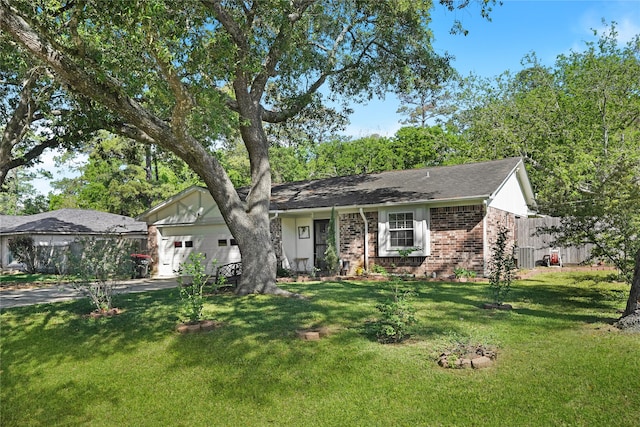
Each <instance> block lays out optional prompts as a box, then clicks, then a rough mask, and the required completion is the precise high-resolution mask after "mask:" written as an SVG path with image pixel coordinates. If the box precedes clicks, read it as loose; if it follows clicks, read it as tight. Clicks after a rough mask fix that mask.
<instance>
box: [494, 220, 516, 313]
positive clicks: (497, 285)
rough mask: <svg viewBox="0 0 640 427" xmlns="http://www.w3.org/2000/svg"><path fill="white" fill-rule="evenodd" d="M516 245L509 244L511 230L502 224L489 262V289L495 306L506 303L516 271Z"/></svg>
mask: <svg viewBox="0 0 640 427" xmlns="http://www.w3.org/2000/svg"><path fill="white" fill-rule="evenodd" d="M515 250H516V245H515V244H510V242H509V229H508V228H507V227H505V226H504V224H500V226H499V227H498V237H497V239H496V243H495V245H494V246H493V252H492V255H491V260H490V262H489V289H490V291H491V297H492V299H493V302H494V303H495V304H502V303H504V301H505V299H506V297H507V295H508V294H509V292H510V291H511V283H512V282H513V279H514V276H515V271H516V259H515Z"/></svg>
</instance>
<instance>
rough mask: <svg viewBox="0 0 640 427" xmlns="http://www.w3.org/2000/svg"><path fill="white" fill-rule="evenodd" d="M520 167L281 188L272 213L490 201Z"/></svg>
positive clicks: (384, 175) (508, 162)
mask: <svg viewBox="0 0 640 427" xmlns="http://www.w3.org/2000/svg"><path fill="white" fill-rule="evenodd" d="M520 161H521V159H520V158H508V159H503V160H495V161H489V162H482V163H469V164H465V165H456V166H439V167H431V168H422V169H409V170H400V171H389V172H380V173H373V174H367V175H353V176H344V177H336V178H327V179H320V180H314V181H299V182H291V183H286V184H278V185H274V186H273V188H272V191H271V209H272V210H290V209H308V208H322V207H331V206H353V205H359V206H362V205H378V204H385V203H402V202H415V201H437V200H452V199H465V198H485V197H488V196H490V195H491V194H493V193H494V192H495V191H496V190H498V189H499V187H500V186H501V185H502V183H503V182H504V181H505V180H506V178H507V177H508V176H509V174H510V173H511V172H512V171H513V170H514V168H515V167H516V166H517V165H518V163H520Z"/></svg>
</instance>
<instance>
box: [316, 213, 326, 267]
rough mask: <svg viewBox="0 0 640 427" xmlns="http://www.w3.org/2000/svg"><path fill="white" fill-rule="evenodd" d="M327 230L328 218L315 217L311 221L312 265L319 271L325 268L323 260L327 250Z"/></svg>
mask: <svg viewBox="0 0 640 427" xmlns="http://www.w3.org/2000/svg"><path fill="white" fill-rule="evenodd" d="M328 231H329V220H328V219H316V220H314V221H313V265H314V266H315V267H316V268H317V269H319V270H321V271H324V270H326V269H327V265H326V263H325V262H324V253H325V251H326V250H327V234H328V233H327V232H328Z"/></svg>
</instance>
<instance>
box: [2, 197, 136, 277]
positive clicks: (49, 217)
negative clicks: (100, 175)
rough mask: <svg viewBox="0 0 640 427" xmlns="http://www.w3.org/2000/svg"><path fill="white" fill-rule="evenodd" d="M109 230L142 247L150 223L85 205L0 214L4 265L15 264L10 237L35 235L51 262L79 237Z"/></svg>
mask: <svg viewBox="0 0 640 427" xmlns="http://www.w3.org/2000/svg"><path fill="white" fill-rule="evenodd" d="M107 234H110V235H112V234H117V235H120V236H125V237H127V238H129V239H135V240H136V241H138V242H139V243H140V250H141V251H143V250H145V249H146V244H147V225H146V223H144V222H141V221H137V220H135V219H133V218H130V217H127V216H123V215H115V214H110V213H106V212H98V211H93V210H83V209H60V210H55V211H50V212H44V213H39V214H35V215H25V216H10V215H0V267H1V268H10V266H12V265H14V264H15V260H14V259H13V256H12V254H11V251H10V250H9V241H10V240H11V239H13V238H15V237H16V236H30V237H32V238H33V240H34V244H35V246H37V247H38V249H39V251H40V252H41V253H42V258H43V262H44V264H47V261H48V260H51V259H54V258H55V256H56V254H57V253H59V251H61V250H63V249H66V248H68V247H70V246H71V244H72V243H73V242H74V240H75V239H76V238H78V237H91V236H98V237H99V236H104V235H107ZM41 268H42V269H48V268H50V266H41Z"/></svg>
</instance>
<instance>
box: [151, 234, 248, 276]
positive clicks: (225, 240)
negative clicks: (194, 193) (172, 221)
mask: <svg viewBox="0 0 640 427" xmlns="http://www.w3.org/2000/svg"><path fill="white" fill-rule="evenodd" d="M158 232H159V236H158V242H159V245H158V257H159V260H158V275H160V276H175V275H176V274H177V271H178V269H179V268H180V264H181V263H184V262H186V261H187V260H188V258H189V254H191V253H194V252H196V253H197V252H200V253H202V254H204V255H205V258H206V266H207V272H208V273H210V274H213V273H215V268H216V266H219V265H223V264H228V263H230V262H238V261H240V250H239V249H238V246H237V245H236V243H235V240H234V239H233V237H232V236H231V233H229V230H228V229H227V227H226V226H223V225H216V226H208V227H204V226H202V227H172V228H163V229H158ZM214 260H215V265H214V263H213V262H214Z"/></svg>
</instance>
